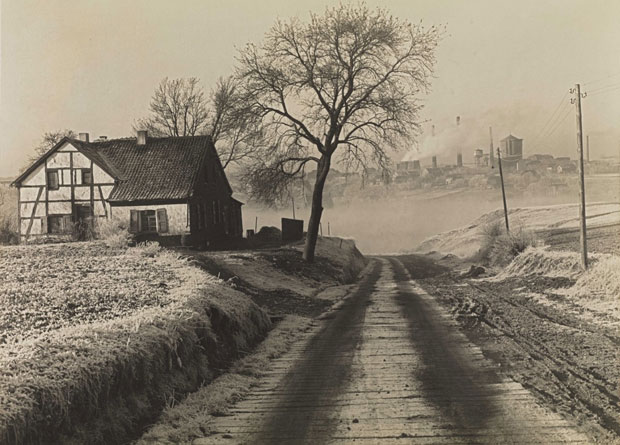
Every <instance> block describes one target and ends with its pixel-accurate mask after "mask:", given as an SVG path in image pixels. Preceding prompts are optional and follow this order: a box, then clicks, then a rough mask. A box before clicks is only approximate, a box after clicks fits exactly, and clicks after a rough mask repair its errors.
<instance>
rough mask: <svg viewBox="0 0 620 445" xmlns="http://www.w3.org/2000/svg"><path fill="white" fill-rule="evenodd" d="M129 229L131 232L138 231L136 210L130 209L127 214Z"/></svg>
mask: <svg viewBox="0 0 620 445" xmlns="http://www.w3.org/2000/svg"><path fill="white" fill-rule="evenodd" d="M129 231H130V232H131V233H138V211H137V210H131V211H130V214H129Z"/></svg>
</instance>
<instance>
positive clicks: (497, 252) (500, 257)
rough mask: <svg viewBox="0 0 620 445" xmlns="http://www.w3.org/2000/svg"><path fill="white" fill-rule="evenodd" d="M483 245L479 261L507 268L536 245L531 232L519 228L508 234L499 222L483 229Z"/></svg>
mask: <svg viewBox="0 0 620 445" xmlns="http://www.w3.org/2000/svg"><path fill="white" fill-rule="evenodd" d="M481 231H482V244H481V246H480V250H479V252H478V255H477V257H478V259H479V260H481V261H486V262H487V263H488V264H491V265H495V266H505V265H506V264H508V263H510V262H511V261H512V260H513V259H514V258H515V257H516V256H517V255H519V254H520V253H521V252H523V251H524V250H525V249H527V248H528V247H530V246H535V245H536V238H535V237H534V234H533V233H532V232H531V231H528V230H525V229H524V228H523V227H519V228H518V229H517V230H516V231H512V232H510V233H506V230H505V229H504V225H503V222H502V221H501V220H497V221H495V222H491V223H489V224H486V225H484V226H483V227H482V229H481Z"/></svg>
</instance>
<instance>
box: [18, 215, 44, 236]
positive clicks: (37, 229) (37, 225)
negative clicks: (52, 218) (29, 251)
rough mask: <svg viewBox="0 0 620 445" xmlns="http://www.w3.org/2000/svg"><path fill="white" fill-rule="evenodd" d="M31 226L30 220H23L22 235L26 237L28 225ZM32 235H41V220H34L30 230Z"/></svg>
mask: <svg viewBox="0 0 620 445" xmlns="http://www.w3.org/2000/svg"><path fill="white" fill-rule="evenodd" d="M29 224H30V219H22V224H21V232H20V233H21V234H22V235H25V234H26V232H27V231H28V225H29ZM30 234H31V235H41V218H34V219H33V220H32V228H31V229H30Z"/></svg>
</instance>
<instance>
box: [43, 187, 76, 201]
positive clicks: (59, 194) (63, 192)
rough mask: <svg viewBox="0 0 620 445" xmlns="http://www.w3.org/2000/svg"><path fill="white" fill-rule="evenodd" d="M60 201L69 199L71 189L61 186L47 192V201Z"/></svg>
mask: <svg viewBox="0 0 620 445" xmlns="http://www.w3.org/2000/svg"><path fill="white" fill-rule="evenodd" d="M61 199H71V187H69V186H61V187H60V188H59V189H58V190H50V191H49V192H48V201H58V200H61Z"/></svg>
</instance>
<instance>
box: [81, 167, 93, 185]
mask: <svg viewBox="0 0 620 445" xmlns="http://www.w3.org/2000/svg"><path fill="white" fill-rule="evenodd" d="M92 183H93V172H92V170H90V169H88V168H83V169H82V184H92Z"/></svg>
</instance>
